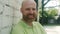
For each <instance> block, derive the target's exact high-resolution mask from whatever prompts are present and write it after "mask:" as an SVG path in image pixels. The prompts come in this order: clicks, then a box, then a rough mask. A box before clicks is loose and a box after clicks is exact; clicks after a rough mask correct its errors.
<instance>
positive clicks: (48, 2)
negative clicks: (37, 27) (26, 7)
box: [0, 0, 60, 34]
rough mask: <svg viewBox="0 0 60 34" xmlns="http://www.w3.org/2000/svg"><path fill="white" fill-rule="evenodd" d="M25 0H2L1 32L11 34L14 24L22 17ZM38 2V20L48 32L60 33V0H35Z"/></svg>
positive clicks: (0, 11) (0, 3) (49, 33)
mask: <svg viewBox="0 0 60 34" xmlns="http://www.w3.org/2000/svg"><path fill="white" fill-rule="evenodd" d="M22 1H23V0H0V34H10V32H11V30H12V27H13V25H15V24H17V23H18V21H19V20H20V19H21V18H22V14H21V12H20V7H21V3H22ZM34 1H36V3H37V9H38V16H37V19H36V21H38V22H39V23H41V24H42V25H43V26H44V29H45V30H46V32H47V34H60V30H59V29H60V0H34Z"/></svg>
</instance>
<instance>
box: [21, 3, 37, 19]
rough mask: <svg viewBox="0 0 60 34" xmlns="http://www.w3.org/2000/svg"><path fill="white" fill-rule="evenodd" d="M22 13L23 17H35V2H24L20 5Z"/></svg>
mask: <svg viewBox="0 0 60 34" xmlns="http://www.w3.org/2000/svg"><path fill="white" fill-rule="evenodd" d="M22 14H23V18H24V19H28V20H34V19H35V18H36V17H37V10H36V4H35V3H31V2H30V3H29V2H28V3H25V4H24V6H23V7H22Z"/></svg>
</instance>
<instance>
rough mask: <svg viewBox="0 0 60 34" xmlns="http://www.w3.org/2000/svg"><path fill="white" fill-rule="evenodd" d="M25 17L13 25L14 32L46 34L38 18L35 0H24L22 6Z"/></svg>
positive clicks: (18, 33) (20, 33)
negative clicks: (36, 20)
mask: <svg viewBox="0 0 60 34" xmlns="http://www.w3.org/2000/svg"><path fill="white" fill-rule="evenodd" d="M21 13H22V15H23V18H22V19H21V20H20V21H19V23H18V24H16V25H15V26H14V27H13V30H12V34H46V32H45V30H44V29H43V27H42V26H41V24H40V23H38V22H35V21H34V20H35V19H36V18H37V9H36V3H35V1H33V0H26V1H23V3H22V7H21Z"/></svg>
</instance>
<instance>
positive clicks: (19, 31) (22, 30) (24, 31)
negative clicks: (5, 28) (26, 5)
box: [12, 20, 46, 34]
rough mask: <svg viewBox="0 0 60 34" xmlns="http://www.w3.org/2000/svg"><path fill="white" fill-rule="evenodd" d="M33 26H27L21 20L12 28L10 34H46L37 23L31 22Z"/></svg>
mask: <svg viewBox="0 0 60 34" xmlns="http://www.w3.org/2000/svg"><path fill="white" fill-rule="evenodd" d="M32 23H33V26H29V25H27V24H26V23H25V22H24V21H23V20H20V21H19V23H18V24H16V25H15V26H14V27H13V30H12V34H46V32H45V30H44V29H43V27H42V26H41V24H40V23H38V22H32Z"/></svg>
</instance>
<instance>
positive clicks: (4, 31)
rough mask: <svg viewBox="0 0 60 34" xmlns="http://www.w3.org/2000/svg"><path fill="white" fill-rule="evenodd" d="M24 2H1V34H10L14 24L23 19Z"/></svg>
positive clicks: (3, 0) (0, 0)
mask: <svg viewBox="0 0 60 34" xmlns="http://www.w3.org/2000/svg"><path fill="white" fill-rule="evenodd" d="M21 2H22V0H0V34H9V33H10V30H11V27H12V24H15V23H18V21H19V20H20V19H21V16H22V15H21V13H20V10H19V9H20V7H21Z"/></svg>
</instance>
